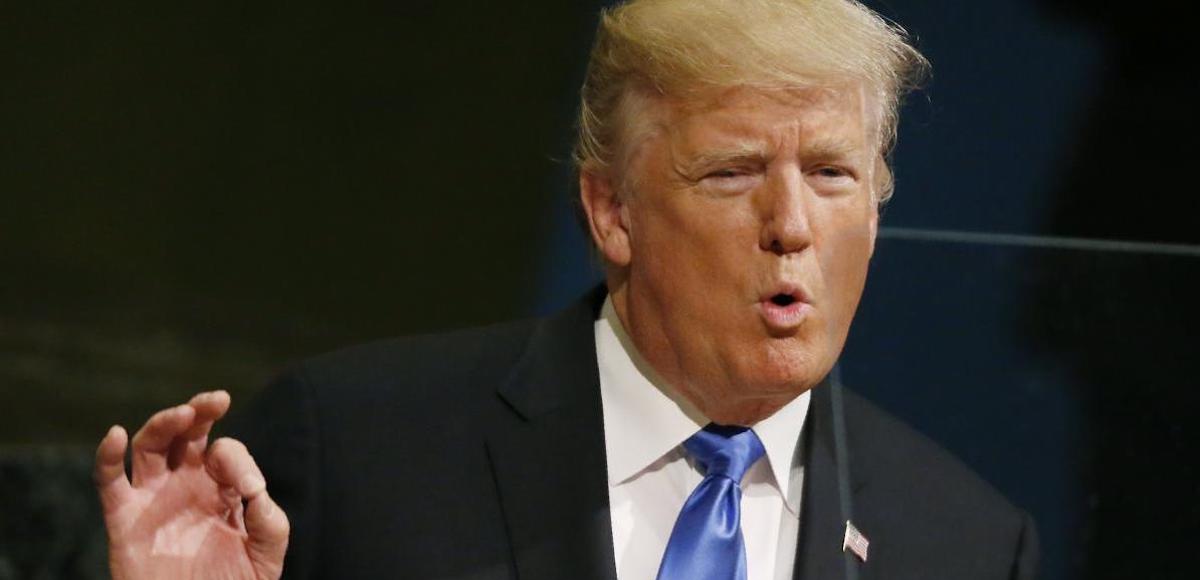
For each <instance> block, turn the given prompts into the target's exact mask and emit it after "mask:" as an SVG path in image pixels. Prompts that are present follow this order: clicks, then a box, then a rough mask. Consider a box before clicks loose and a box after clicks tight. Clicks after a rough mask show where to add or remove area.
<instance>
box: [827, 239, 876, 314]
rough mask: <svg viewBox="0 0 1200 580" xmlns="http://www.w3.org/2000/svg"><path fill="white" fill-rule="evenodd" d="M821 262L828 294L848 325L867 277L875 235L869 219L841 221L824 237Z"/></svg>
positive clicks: (837, 311) (828, 297)
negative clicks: (840, 223)
mask: <svg viewBox="0 0 1200 580" xmlns="http://www.w3.org/2000/svg"><path fill="white" fill-rule="evenodd" d="M822 242H823V243H822V244H821V250H820V262H821V271H822V277H823V278H824V282H825V286H826V288H825V291H826V297H827V299H828V300H830V301H831V302H832V303H833V304H835V305H836V308H835V311H836V313H837V315H838V320H837V321H836V322H837V324H839V325H843V326H845V325H848V324H849V319H850V318H851V317H852V316H853V315H854V310H855V308H856V307H857V306H858V300H859V298H860V296H861V295H862V290H863V286H864V285H865V283H866V279H867V269H868V266H869V265H870V262H871V254H872V250H873V248H874V238H873V236H872V229H871V224H870V221H869V220H856V221H854V222H850V223H845V224H842V225H841V227H838V228H833V229H832V230H831V231H829V232H827V235H826V238H825V239H824V240H822Z"/></svg>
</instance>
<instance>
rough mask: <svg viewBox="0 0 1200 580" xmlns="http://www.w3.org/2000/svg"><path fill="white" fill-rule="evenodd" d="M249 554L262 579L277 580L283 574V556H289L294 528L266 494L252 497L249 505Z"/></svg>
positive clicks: (247, 548) (247, 527)
mask: <svg viewBox="0 0 1200 580" xmlns="http://www.w3.org/2000/svg"><path fill="white" fill-rule="evenodd" d="M245 522H246V534H247V535H248V538H247V539H246V551H247V552H248V553H249V554H250V559H251V561H252V562H253V563H254V568H255V570H257V571H258V574H259V577H260V578H269V579H272V580H273V579H276V578H279V576H280V574H282V573H283V556H284V554H285V553H287V545H288V534H289V533H290V532H291V524H290V523H289V522H288V518H287V514H285V513H283V508H280V507H279V504H276V503H275V500H273V499H271V496H270V495H268V494H267V492H266V490H263V492H262V493H259V494H258V495H255V496H253V497H251V498H250V499H249V500H248V501H247V504H246V514H245Z"/></svg>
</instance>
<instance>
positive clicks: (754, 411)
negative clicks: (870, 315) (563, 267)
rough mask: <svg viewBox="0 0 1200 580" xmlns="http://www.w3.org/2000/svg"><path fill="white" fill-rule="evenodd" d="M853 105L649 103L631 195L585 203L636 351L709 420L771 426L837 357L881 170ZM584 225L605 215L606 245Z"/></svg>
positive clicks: (726, 98) (732, 95)
mask: <svg viewBox="0 0 1200 580" xmlns="http://www.w3.org/2000/svg"><path fill="white" fill-rule="evenodd" d="M862 95H863V91H861V90H858V89H845V90H827V89H826V90H819V89H806V90H795V91H771V92H765V91H757V90H752V89H731V90H728V91H725V92H722V93H719V94H717V95H715V96H713V97H711V98H707V99H703V100H700V101H691V102H681V101H667V100H665V99H660V100H657V101H655V102H653V103H651V104H650V106H649V107H648V110H646V111H644V113H645V117H646V119H645V120H646V121H648V122H650V123H652V124H653V127H654V128H653V129H649V130H648V131H647V132H646V134H645V135H643V137H642V138H641V139H639V140H638V141H637V142H636V143H634V145H633V149H632V150H631V151H630V153H629V157H628V162H627V164H626V165H625V167H626V171H627V174H626V175H624V176H623V182H624V183H629V184H631V185H630V187H631V188H632V192H630V193H629V194H628V195H625V196H620V197H617V198H616V201H614V202H613V203H612V204H611V205H609V206H605V207H604V208H598V207H596V204H589V213H591V214H593V215H592V221H593V225H594V231H597V233H598V236H597V242H598V244H599V245H600V248H601V251H602V252H604V253H605V254H606V256H607V257H608V259H609V262H610V267H611V269H610V280H609V282H610V287H611V289H612V292H613V300H614V305H615V306H616V309H617V312H618V314H619V315H620V317H621V319H622V321H623V323H624V325H625V326H626V329H627V331H628V332H629V334H630V336H631V337H632V338H633V340H634V343H635V344H636V345H637V347H638V350H639V352H640V353H641V354H642V355H643V356H644V357H645V358H646V359H647V360H648V361H649V362H650V364H651V365H652V366H653V367H654V369H655V370H656V371H657V372H658V373H659V374H661V375H662V376H663V378H665V379H666V380H667V381H668V382H669V383H670V384H671V385H672V386H674V387H675V388H676V389H678V390H679V391H680V392H681V393H682V394H683V395H684V396H685V397H687V398H688V399H689V400H690V401H691V402H692V403H693V404H695V405H697V406H698V407H699V409H700V411H702V412H704V413H705V415H706V416H707V417H708V418H710V419H712V420H714V421H717V422H720V423H743V424H745V423H752V422H756V421H758V420H760V419H762V418H764V417H765V416H767V415H769V414H770V413H773V412H774V411H775V410H776V409H778V408H779V407H780V406H782V405H784V404H786V403H787V402H788V401H790V400H792V399H793V398H795V397H796V396H797V395H799V394H800V393H802V392H804V391H805V390H807V389H809V388H811V387H812V386H814V385H815V384H816V383H817V382H818V381H820V380H821V379H822V378H823V377H824V376H825V375H826V374H827V373H828V372H829V370H830V369H831V368H832V366H833V363H834V361H835V360H836V359H837V356H838V354H839V352H840V351H841V349H842V345H843V344H844V342H845V339H846V334H847V331H848V330H849V327H850V321H851V318H853V316H854V311H855V309H856V308H857V306H858V301H859V297H860V296H861V294H862V290H863V284H864V282H865V280H866V275H867V265H868V262H869V260H870V257H871V253H872V250H873V248H874V243H875V232H876V225H877V215H878V214H877V211H876V210H877V208H876V204H875V202H874V193H873V186H874V184H875V180H876V179H877V177H878V176H877V175H876V171H878V170H880V169H879V168H880V167H882V165H881V160H880V158H879V149H878V141H877V138H876V135H875V131H874V129H873V126H872V125H871V123H869V122H868V117H867V115H866V114H865V111H866V107H867V106H869V105H868V103H866V102H865V99H864V97H863V96H862ZM621 179H622V178H621V177H616V178H613V180H611V182H612V183H621V182H622V180H621ZM585 181H586V179H585ZM585 189H586V188H585ZM587 197H588V193H586V192H585V203H586V202H587V200H586V198H587ZM606 208H607V209H606ZM598 211H609V213H610V214H611V216H614V217H613V219H609V220H608V222H607V225H608V226H612V227H613V228H616V229H617V230H619V231H615V232H613V233H614V234H615V235H614V236H605V235H603V234H601V233H599V231H598V230H599V229H600V228H603V227H607V226H606V225H605V224H604V223H601V224H599V225H597V216H596V215H595V214H596V213H597V212H598ZM600 219H601V220H602V221H603V220H605V219H606V218H604V217H603V216H600Z"/></svg>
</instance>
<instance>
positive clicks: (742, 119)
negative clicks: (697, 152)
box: [658, 86, 871, 150]
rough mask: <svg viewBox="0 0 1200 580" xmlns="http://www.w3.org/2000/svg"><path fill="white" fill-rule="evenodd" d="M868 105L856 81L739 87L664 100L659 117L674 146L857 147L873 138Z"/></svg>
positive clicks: (864, 145) (862, 146) (659, 109)
mask: <svg viewBox="0 0 1200 580" xmlns="http://www.w3.org/2000/svg"><path fill="white" fill-rule="evenodd" d="M867 110H868V107H867V103H866V98H865V92H864V91H862V90H860V89H859V88H857V87H854V86H849V87H837V88H805V89H786V90H785V89H778V90H764V89H751V88H735V89H727V90H724V91H720V92H717V93H711V94H708V95H700V96H696V97H692V98H689V99H664V102H663V103H662V104H661V106H660V107H658V113H659V115H658V117H659V120H660V125H659V128H660V129H662V130H664V131H663V133H665V134H666V136H667V137H668V138H669V139H670V140H671V141H672V143H673V144H674V145H675V146H683V147H687V146H688V145H694V146H706V145H710V144H720V143H724V142H729V143H730V144H736V143H738V142H745V141H753V142H761V143H759V144H760V145H772V146H785V145H788V144H796V145H799V146H801V147H806V146H821V147H834V146H836V147H837V148H840V149H855V150H857V149H865V148H866V145H867V144H868V143H869V142H870V141H871V139H870V133H871V127H870V123H868V119H867V115H866V111H867ZM747 145H752V143H747Z"/></svg>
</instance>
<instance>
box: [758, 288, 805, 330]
mask: <svg viewBox="0 0 1200 580" xmlns="http://www.w3.org/2000/svg"><path fill="white" fill-rule="evenodd" d="M780 295H784V296H790V297H791V298H792V303H791V304H788V305H786V306H781V305H779V304H776V303H774V302H772V299H773V298H775V297H776V296H780ZM757 306H758V314H759V316H761V317H762V319H763V322H764V323H765V324H766V325H767V328H769V329H770V330H771V331H773V332H788V331H793V330H795V329H796V328H799V327H800V325H802V324H804V321H805V320H806V319H807V318H808V316H809V315H810V314H811V313H812V310H813V306H812V304H811V303H810V302H809V300H808V296H807V295H806V294H805V292H804V291H803V290H802V289H801V288H800V287H798V286H790V285H787V286H780V287H777V288H775V289H774V290H773V291H771V292H769V293H766V294H763V296H762V297H761V298H760V299H759V301H758V305H757Z"/></svg>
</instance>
